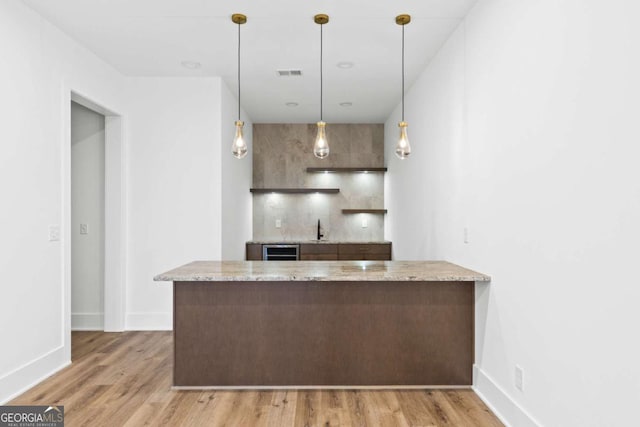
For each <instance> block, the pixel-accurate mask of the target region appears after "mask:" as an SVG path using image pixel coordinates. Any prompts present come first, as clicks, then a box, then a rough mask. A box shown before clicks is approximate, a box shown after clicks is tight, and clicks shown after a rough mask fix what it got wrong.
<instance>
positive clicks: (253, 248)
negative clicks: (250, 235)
mask: <svg viewBox="0 0 640 427" xmlns="http://www.w3.org/2000/svg"><path fill="white" fill-rule="evenodd" d="M247 261H262V245H261V244H259V243H247Z"/></svg>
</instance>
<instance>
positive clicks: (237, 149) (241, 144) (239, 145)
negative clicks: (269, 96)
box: [231, 13, 249, 159]
mask: <svg viewBox="0 0 640 427" xmlns="http://www.w3.org/2000/svg"><path fill="white" fill-rule="evenodd" d="M231 21H232V22H233V23H234V24H238V120H236V122H235V125H236V134H235V137H234V138H233V145H232V146H231V151H232V152H233V155H234V156H235V157H236V158H238V159H242V158H243V157H244V156H246V155H247V152H248V151H249V150H248V148H247V143H246V142H245V140H244V136H243V135H242V127H243V126H244V122H243V121H242V120H240V26H241V25H242V24H244V23H246V22H247V17H246V16H245V15H243V14H241V13H234V14H233V15H231Z"/></svg>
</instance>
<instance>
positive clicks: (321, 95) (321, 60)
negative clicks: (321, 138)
mask: <svg viewBox="0 0 640 427" xmlns="http://www.w3.org/2000/svg"><path fill="white" fill-rule="evenodd" d="M322 26H323V24H320V121H322V89H323V87H322Z"/></svg>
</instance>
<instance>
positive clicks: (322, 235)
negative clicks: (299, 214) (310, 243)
mask: <svg viewBox="0 0 640 427" xmlns="http://www.w3.org/2000/svg"><path fill="white" fill-rule="evenodd" d="M323 237H324V234H320V220H318V240H320V239H321V238H323Z"/></svg>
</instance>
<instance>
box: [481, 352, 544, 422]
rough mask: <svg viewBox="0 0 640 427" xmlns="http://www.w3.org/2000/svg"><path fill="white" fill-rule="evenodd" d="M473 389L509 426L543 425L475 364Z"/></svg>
mask: <svg viewBox="0 0 640 427" xmlns="http://www.w3.org/2000/svg"><path fill="white" fill-rule="evenodd" d="M472 388H473V391H474V392H475V393H476V394H477V395H478V397H479V398H480V399H482V401H483V402H484V403H485V404H486V405H487V406H488V407H489V409H491V411H492V412H493V413H494V414H495V415H496V416H497V417H498V418H499V419H500V421H502V423H503V424H504V425H506V426H507V427H541V426H542V424H540V423H539V422H538V421H536V419H535V418H533V416H531V414H529V413H528V412H527V411H526V410H524V408H522V407H521V406H520V405H518V403H517V402H516V401H515V400H514V399H513V398H512V397H511V396H509V395H508V394H507V393H506V392H505V391H504V389H503V388H502V387H500V386H499V385H498V384H497V383H496V382H495V381H494V380H493V379H492V378H491V377H490V376H489V375H487V373H486V372H484V371H483V370H482V369H480V368H479V367H478V366H477V365H473V387H472Z"/></svg>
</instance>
